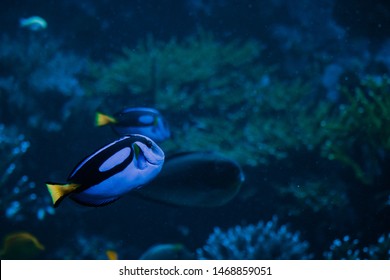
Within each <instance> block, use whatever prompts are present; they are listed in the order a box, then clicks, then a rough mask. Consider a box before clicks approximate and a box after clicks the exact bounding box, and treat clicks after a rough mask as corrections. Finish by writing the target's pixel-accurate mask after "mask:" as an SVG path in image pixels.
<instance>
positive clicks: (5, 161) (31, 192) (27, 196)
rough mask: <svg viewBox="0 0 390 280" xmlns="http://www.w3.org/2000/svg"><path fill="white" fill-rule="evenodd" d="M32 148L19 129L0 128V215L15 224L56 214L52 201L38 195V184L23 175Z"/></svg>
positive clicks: (0, 125) (3, 126)
mask: <svg viewBox="0 0 390 280" xmlns="http://www.w3.org/2000/svg"><path fill="white" fill-rule="evenodd" d="M29 147H30V142H29V141H28V140H26V139H25V136H24V135H23V134H21V133H20V132H19V131H18V129H17V128H16V127H6V126H5V125H3V124H0V156H1V158H2V162H1V163H0V172H1V174H0V212H1V213H4V217H5V218H7V219H9V220H12V221H14V222H17V221H24V220H26V219H31V218H35V219H37V220H43V219H44V218H45V216H46V214H51V215H52V214H54V209H53V208H52V207H51V206H50V199H46V198H45V197H41V196H40V195H38V194H39V191H38V190H37V189H36V184H35V182H33V181H31V180H30V178H29V177H28V175H25V174H23V172H24V170H23V168H22V162H21V160H22V157H23V155H24V154H25V153H26V152H27V151H28V149H29Z"/></svg>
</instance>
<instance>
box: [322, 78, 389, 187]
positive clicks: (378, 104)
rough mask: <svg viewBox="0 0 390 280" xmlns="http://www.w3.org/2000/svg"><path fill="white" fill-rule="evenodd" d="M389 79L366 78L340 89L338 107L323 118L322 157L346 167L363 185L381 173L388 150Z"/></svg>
mask: <svg viewBox="0 0 390 280" xmlns="http://www.w3.org/2000/svg"><path fill="white" fill-rule="evenodd" d="M389 86H390V79H389V78H388V77H387V76H366V77H365V78H363V79H361V80H360V81H359V83H358V84H353V85H352V86H349V87H348V86H343V87H342V88H341V89H340V95H341V98H342V101H341V104H337V105H335V106H334V108H333V110H332V111H331V112H330V113H329V116H328V117H327V118H326V119H324V124H323V127H324V129H325V130H327V131H328V133H327V137H326V141H325V143H324V145H322V155H323V156H326V157H328V158H329V159H330V160H336V161H340V162H342V163H343V164H345V165H347V166H349V167H350V168H351V169H352V170H353V172H354V174H355V176H356V178H357V179H358V180H360V181H361V182H363V183H365V184H370V183H372V182H373V180H374V178H375V177H378V176H381V175H382V174H383V170H382V166H384V165H383V163H384V162H385V161H386V160H388V156H389V151H390V127H389V125H388V123H389V122H390V91H389V88H390V87H389Z"/></svg>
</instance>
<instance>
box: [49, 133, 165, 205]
mask: <svg viewBox="0 0 390 280" xmlns="http://www.w3.org/2000/svg"><path fill="white" fill-rule="evenodd" d="M163 163H164V152H163V151H162V150H161V148H160V147H159V146H157V144H156V143H155V142H153V140H151V139H150V138H148V137H145V136H143V135H137V134H134V135H128V136H125V137H122V138H120V139H119V140H116V141H114V142H112V143H110V144H108V145H106V146H104V147H102V148H101V149H99V150H98V151H96V152H95V153H93V154H91V155H90V156H88V157H86V158H85V159H84V160H82V161H81V163H79V164H78V165H77V166H76V167H75V168H74V170H73V171H72V172H71V174H70V175H69V177H68V180H67V183H65V184H58V183H47V184H46V186H47V188H48V190H49V193H50V195H51V197H52V201H53V204H54V207H57V206H58V205H59V203H60V202H61V201H62V200H63V199H64V198H65V197H67V196H69V198H71V199H72V200H74V201H75V202H77V203H79V204H82V205H86V206H95V207H97V206H104V205H107V204H110V203H112V202H114V201H116V200H118V199H119V198H120V197H121V196H123V195H124V194H125V193H127V192H129V191H131V190H133V189H136V188H140V187H141V186H143V185H145V184H146V183H148V182H149V181H150V180H152V179H153V178H154V177H155V176H156V175H157V174H158V173H159V172H160V170H161V168H162V166H163Z"/></svg>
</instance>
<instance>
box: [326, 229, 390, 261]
mask: <svg viewBox="0 0 390 280" xmlns="http://www.w3.org/2000/svg"><path fill="white" fill-rule="evenodd" d="M324 258H325V259H330V260H340V259H342V260H360V259H366V260H390V233H388V234H382V235H381V236H380V237H379V238H378V239H377V242H376V243H375V244H371V245H367V246H362V245H361V244H360V241H359V240H358V239H351V237H350V236H348V235H346V236H344V237H343V238H342V239H335V240H334V241H333V242H332V244H331V245H330V248H329V251H326V252H324Z"/></svg>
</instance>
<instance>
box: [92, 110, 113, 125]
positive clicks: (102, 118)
mask: <svg viewBox="0 0 390 280" xmlns="http://www.w3.org/2000/svg"><path fill="white" fill-rule="evenodd" d="M110 123H116V119H115V118H113V117H110V116H108V115H105V114H102V113H99V112H97V113H96V118H95V124H96V126H103V125H107V124H110Z"/></svg>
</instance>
